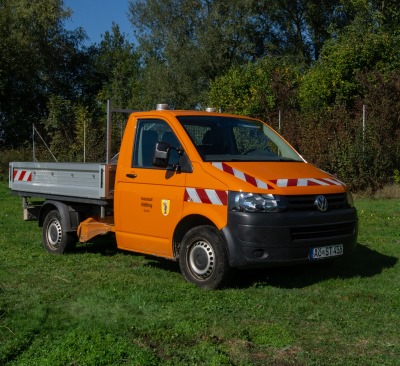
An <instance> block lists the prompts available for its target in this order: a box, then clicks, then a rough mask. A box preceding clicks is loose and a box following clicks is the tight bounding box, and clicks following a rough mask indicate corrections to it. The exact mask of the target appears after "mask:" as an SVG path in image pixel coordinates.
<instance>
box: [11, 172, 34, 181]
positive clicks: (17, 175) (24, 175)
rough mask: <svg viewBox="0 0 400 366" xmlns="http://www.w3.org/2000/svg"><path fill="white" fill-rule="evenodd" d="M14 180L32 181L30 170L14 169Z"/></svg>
mask: <svg viewBox="0 0 400 366" xmlns="http://www.w3.org/2000/svg"><path fill="white" fill-rule="evenodd" d="M13 177H14V181H19V182H32V172H31V171H30V170H22V169H14V173H13Z"/></svg>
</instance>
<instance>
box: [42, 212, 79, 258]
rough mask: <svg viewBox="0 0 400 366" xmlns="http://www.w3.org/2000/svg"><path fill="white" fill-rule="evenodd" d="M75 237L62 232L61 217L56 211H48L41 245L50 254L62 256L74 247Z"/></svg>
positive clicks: (72, 234)
mask: <svg viewBox="0 0 400 366" xmlns="http://www.w3.org/2000/svg"><path fill="white" fill-rule="evenodd" d="M76 241H77V236H76V234H74V233H69V232H66V231H64V228H63V225H62V220H61V215H60V213H59V212H58V211H57V210H53V211H50V212H49V213H48V214H47V215H46V218H45V220H44V223H43V245H44V247H45V249H46V250H47V251H48V252H49V253H52V254H62V253H64V252H66V251H69V250H72V249H73V248H74V247H75V244H76Z"/></svg>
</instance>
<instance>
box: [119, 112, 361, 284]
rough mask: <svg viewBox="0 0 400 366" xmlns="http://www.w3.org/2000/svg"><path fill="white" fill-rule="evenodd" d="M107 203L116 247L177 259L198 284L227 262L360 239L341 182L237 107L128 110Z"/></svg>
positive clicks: (338, 246) (221, 276) (302, 256)
mask: <svg viewBox="0 0 400 366" xmlns="http://www.w3.org/2000/svg"><path fill="white" fill-rule="evenodd" d="M113 204H114V223H113V231H114V232H115V235H116V240H117V245H118V248H120V249H124V250H130V251H134V252H140V253H146V254H150V255H156V256H161V257H165V258H169V259H175V260H179V265H180V268H181V271H182V273H183V275H184V277H185V278H186V279H187V280H188V281H190V282H193V283H195V284H196V285H198V286H200V287H204V288H217V287H220V286H222V285H223V284H224V283H226V281H227V280H228V279H229V275H230V270H231V268H247V267H260V266H261V267H266V266H276V265H287V264H296V263H308V262H316V261H325V260H331V259H333V258H336V257H340V256H343V255H347V254H350V253H351V252H352V251H353V250H354V248H355V246H356V243H357V231H358V224H357V213H356V209H355V208H354V204H353V199H352V197H351V194H350V192H349V191H348V189H347V187H346V186H345V184H344V183H342V182H341V181H340V180H338V179H337V178H336V177H334V176H332V175H330V174H328V173H327V172H324V171H322V170H320V169H318V168H316V167H315V166H313V165H312V164H310V163H308V162H306V161H305V160H304V159H303V158H302V157H301V156H300V155H299V154H298V153H297V152H296V151H295V149H293V148H292V147H291V146H290V145H289V144H288V143H287V142H286V141H285V140H284V139H283V138H282V137H281V136H280V135H279V134H278V133H277V132H275V131H274V130H273V129H272V128H271V127H269V126H268V125H267V124H265V123H264V122H262V121H260V120H257V119H253V118H249V117H244V116H237V115H229V114H222V113H215V112H200V111H176V110H165V109H164V110H157V111H149V112H136V113H132V114H131V115H130V117H129V119H128V122H127V125H126V129H125V133H124V136H123V140H122V143H121V148H120V153H119V157H118V163H117V171H116V176H115V186H114V202H113Z"/></svg>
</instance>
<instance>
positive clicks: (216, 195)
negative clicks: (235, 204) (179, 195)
mask: <svg viewBox="0 0 400 366" xmlns="http://www.w3.org/2000/svg"><path fill="white" fill-rule="evenodd" d="M184 200H185V201H187V202H194V203H207V204H211V205H219V206H226V205H227V204H228V192H227V191H220V190H215V189H203V188H186V190H185V196H184Z"/></svg>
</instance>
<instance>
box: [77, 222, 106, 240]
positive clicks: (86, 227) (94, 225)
mask: <svg viewBox="0 0 400 366" xmlns="http://www.w3.org/2000/svg"><path fill="white" fill-rule="evenodd" d="M109 232H114V218H113V217H111V216H109V217H105V218H101V217H89V218H88V219H86V220H85V221H82V222H81V224H80V225H79V227H78V230H77V233H78V238H79V241H80V242H81V243H83V242H85V241H88V240H90V239H92V238H94V237H95V236H97V235H104V234H107V233H109Z"/></svg>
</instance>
